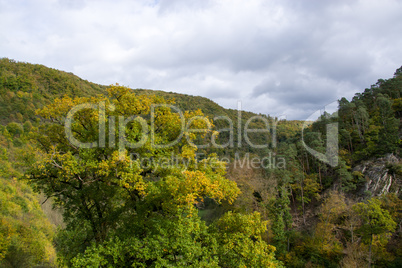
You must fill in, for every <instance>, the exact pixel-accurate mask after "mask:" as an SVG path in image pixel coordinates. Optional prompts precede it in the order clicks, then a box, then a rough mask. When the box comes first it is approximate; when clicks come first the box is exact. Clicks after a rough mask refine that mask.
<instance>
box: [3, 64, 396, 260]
mask: <svg viewBox="0 0 402 268" xmlns="http://www.w3.org/2000/svg"><path fill="white" fill-rule="evenodd" d="M369 82H370V81H369ZM401 92H402V67H401V68H399V69H398V70H396V72H395V74H394V76H393V77H392V78H390V79H386V80H384V79H380V80H378V81H377V83H375V84H374V85H372V86H371V87H370V88H368V89H365V90H364V91H363V92H362V93H357V94H356V95H355V96H354V98H353V99H352V100H350V101H349V100H347V99H345V98H342V99H340V100H339V107H338V111H337V112H335V113H333V114H329V113H326V112H324V113H323V114H322V115H321V117H320V118H318V120H316V121H315V122H302V121H287V120H280V119H278V118H275V117H271V116H269V115H261V114H254V113H251V112H246V111H237V110H232V109H225V108H222V107H221V106H219V105H218V104H216V103H214V102H213V101H211V100H209V99H207V98H203V97H196V96H188V95H183V94H177V93H168V92H162V91H153V90H146V89H130V88H127V87H124V86H120V85H118V84H116V85H111V86H103V85H97V84H94V83H90V82H88V81H86V80H83V79H80V78H79V77H77V76H75V75H73V74H71V73H65V72H62V71H58V70H55V69H50V68H47V67H45V66H42V65H34V64H29V63H22V62H15V61H13V60H10V59H7V58H3V59H0V180H1V183H0V267H185V266H186V267H365V266H368V267H401V266H402V251H401V250H402V239H401V235H402V215H401V213H402V201H401V197H402V196H401V186H402V185H401V175H402V163H401V160H400V158H401V155H400V154H401V151H400V150H401V134H402V130H401V116H402V98H401ZM77 107H78V108H77ZM71 111H74V113H72V112H71ZM183 126H184V127H183ZM328 126H336V130H337V131H336V134H337V135H336V142H334V141H333V139H334V137H333V135H330V134H329V132H328V129H329V128H328ZM213 145H215V146H213ZM331 146H332V147H331ZM312 151H314V152H315V153H313V154H312V153H311V152H312ZM331 152H335V153H336V155H331ZM329 157H335V158H336V164H333V163H332V162H328V161H327V160H328V158H329Z"/></svg>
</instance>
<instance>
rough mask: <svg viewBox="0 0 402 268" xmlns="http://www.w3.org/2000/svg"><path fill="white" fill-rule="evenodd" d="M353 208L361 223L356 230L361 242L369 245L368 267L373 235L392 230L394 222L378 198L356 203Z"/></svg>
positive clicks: (385, 233) (394, 225)
mask: <svg viewBox="0 0 402 268" xmlns="http://www.w3.org/2000/svg"><path fill="white" fill-rule="evenodd" d="M353 210H354V211H355V212H356V213H357V214H358V216H359V218H360V220H361V224H360V226H359V227H358V228H357V230H356V232H357V234H359V235H360V236H361V238H362V240H363V243H365V244H368V245H369V260H368V267H371V263H372V256H371V251H372V244H373V239H374V236H375V235H376V236H379V235H387V234H390V233H391V232H392V231H394V229H395V227H396V223H395V222H394V221H393V219H392V217H391V215H390V214H389V213H388V211H387V210H384V209H382V208H381V202H380V200H378V199H375V198H373V199H371V200H369V201H368V202H367V203H357V204H356V205H354V206H353Z"/></svg>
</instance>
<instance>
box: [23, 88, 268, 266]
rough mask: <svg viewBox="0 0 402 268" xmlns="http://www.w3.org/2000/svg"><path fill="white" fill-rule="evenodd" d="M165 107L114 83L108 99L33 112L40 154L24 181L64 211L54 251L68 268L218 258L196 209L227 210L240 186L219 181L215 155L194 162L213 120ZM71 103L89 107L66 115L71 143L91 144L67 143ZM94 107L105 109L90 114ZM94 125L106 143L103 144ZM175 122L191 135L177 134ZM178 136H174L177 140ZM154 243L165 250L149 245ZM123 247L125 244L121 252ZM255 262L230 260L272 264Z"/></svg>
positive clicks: (58, 103)
mask: <svg viewBox="0 0 402 268" xmlns="http://www.w3.org/2000/svg"><path fill="white" fill-rule="evenodd" d="M166 103H168V104H172V102H166V101H165V100H164V99H163V98H161V97H160V96H155V95H136V94H134V93H133V92H132V91H131V90H130V89H128V88H125V87H121V86H117V85H116V86H112V87H110V88H109V89H108V96H107V97H102V96H99V97H96V98H75V99H71V98H69V97H65V98H63V99H57V100H55V103H54V104H51V105H48V106H46V107H45V108H43V109H41V110H40V111H39V115H40V116H42V117H44V118H46V119H49V123H48V124H47V125H44V126H43V127H42V129H41V131H40V132H39V133H38V134H37V136H36V139H37V141H38V144H40V146H41V147H42V149H43V150H44V152H43V156H42V157H41V158H42V161H39V162H38V163H37V164H36V165H35V166H34V168H32V169H31V170H30V171H29V172H28V175H27V178H28V180H29V181H30V182H31V183H32V185H33V186H34V187H35V188H36V189H38V190H41V191H43V192H44V193H45V194H46V195H47V196H48V197H53V198H54V199H55V204H56V206H59V207H61V208H63V211H64V219H65V222H66V229H65V230H63V231H62V232H61V233H60V234H59V236H58V240H57V245H58V249H59V253H60V255H61V258H62V259H63V260H64V262H65V263H66V264H67V265H70V266H71V265H77V266H79V265H84V264H85V265H88V266H94V267H99V266H103V265H112V264H113V266H115V267H127V266H131V265H137V264H139V263H144V265H146V266H147V267H159V266H161V265H162V266H168V265H179V266H184V265H193V266H194V267H198V265H201V264H202V263H205V262H207V261H211V262H214V261H215V260H216V261H217V262H220V261H221V259H222V258H225V256H221V255H220V253H218V254H216V253H214V248H215V247H214V246H213V245H214V242H213V241H215V240H216V239H217V238H214V233H212V234H210V235H206V234H205V232H206V230H207V229H206V227H205V223H203V222H200V219H199V217H198V213H197V209H196V207H195V204H196V203H198V202H202V200H203V198H204V197H208V198H211V199H214V200H215V201H216V202H217V203H220V202H222V201H225V202H228V203H232V202H233V201H234V200H235V198H236V197H237V195H238V194H239V189H238V188H237V186H236V184H235V183H234V182H232V181H229V180H227V179H225V177H224V175H225V172H226V167H225V163H224V162H221V161H219V160H218V159H217V157H216V156H215V155H210V156H209V157H206V158H205V159H203V160H202V161H197V160H196V158H195V151H196V147H194V145H193V144H192V141H193V140H194V139H196V138H197V137H200V136H206V135H208V134H210V131H208V126H210V125H212V123H211V122H210V121H209V120H208V119H206V118H204V117H203V115H202V113H201V112H200V111H194V112H185V113H183V114H182V115H180V114H178V113H176V112H175V111H174V110H172V109H171V107H170V106H166V105H165V104H166ZM77 105H81V106H80V107H83V108H85V107H89V108H87V109H83V110H80V111H77V113H76V114H75V115H74V120H73V122H72V124H71V132H72V135H73V136H74V137H75V138H76V139H79V141H80V142H86V143H88V142H93V141H98V142H99V143H98V145H99V146H95V147H92V148H78V147H77V145H74V144H72V143H70V142H69V140H68V139H67V137H66V134H65V127H64V123H65V120H66V119H65V118H66V115H67V114H68V112H69V111H70V110H71V109H72V108H74V107H77ZM85 105H87V106H85ZM91 105H92V106H91ZM93 105H97V106H96V107H98V108H99V107H100V105H104V107H106V109H105V110H104V112H103V111H101V110H99V109H93V108H90V106H91V107H94V106H93ZM153 105H156V108H155V106H153ZM110 107H112V108H110ZM152 109H154V110H152ZM151 111H153V113H151ZM100 118H101V119H102V118H103V119H104V120H105V124H104V126H105V128H106V131H105V133H107V134H105V136H108V141H107V142H105V143H104V144H102V135H103V134H102V132H100V131H99V126H100V125H101V123H99V119H100ZM127 118H129V119H127ZM117 120H119V122H117ZM182 120H186V122H189V121H190V122H191V125H190V128H191V129H198V130H199V131H198V132H197V133H196V132H195V131H192V132H191V131H186V130H185V129H184V130H183V125H182ZM122 122H124V123H125V124H124V125H122V124H121V123H122ZM116 123H119V126H118V127H115V128H114V126H115V124H116ZM203 129H204V130H205V129H206V130H205V131H204V130H203ZM181 131H184V134H183V136H182V137H183V138H182V139H178V138H177V137H180V133H181ZM117 137H119V138H118V139H117ZM149 137H151V138H149ZM175 140H177V142H175ZM172 142H173V145H171V146H161V145H169V144H171V143H172ZM136 144H137V145H138V146H136ZM155 144H156V145H159V146H156V145H155ZM122 146H124V147H123V148H122ZM89 147H91V146H89ZM172 158H174V159H172ZM240 231H241V230H239V232H240ZM250 235H252V233H250ZM257 235H258V233H256V236H257ZM174 241H176V242H174ZM250 241H253V240H250ZM250 243H251V242H250ZM256 243H257V242H256ZM157 244H159V245H164V246H163V247H162V246H160V247H159V248H156V245H157ZM127 245H132V246H131V247H128V248H130V250H131V251H130V252H127V251H126V246H127ZM218 245H219V243H218ZM261 245H262V244H261V243H259V244H258V245H256V246H259V247H261V248H262V246H261ZM250 246H253V244H251V245H250ZM117 250H118V251H119V252H117V253H116V251H117ZM272 250H273V248H272ZM250 251H251V249H250ZM201 252H202V254H201ZM208 252H209V253H208ZM270 252H271V251H270ZM120 253H121V254H120ZM204 253H205V254H204ZM261 254H263V253H261ZM210 256H213V257H210ZM260 257H261V256H255V255H252V254H249V255H239V256H238V258H243V259H239V263H240V262H242V261H244V262H250V263H257V264H258V263H260V262H262V263H265V262H271V261H273V260H274V259H273V255H272V254H268V255H266V257H267V259H264V260H262V259H261V258H260ZM116 258H117V259H116ZM86 260H88V261H86ZM89 261H91V263H89ZM201 266H202V265H201Z"/></svg>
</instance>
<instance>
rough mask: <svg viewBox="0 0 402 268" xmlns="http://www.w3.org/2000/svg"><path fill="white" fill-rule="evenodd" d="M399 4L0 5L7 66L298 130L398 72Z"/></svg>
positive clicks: (66, 0) (401, 42) (125, 1)
mask: <svg viewBox="0 0 402 268" xmlns="http://www.w3.org/2000/svg"><path fill="white" fill-rule="evenodd" d="M401 17H402V3H401V2H398V1H391V0H390V1H381V2H366V1H347V0H342V1H319V0H314V1H308V2H306V1H304V2H300V1H299V2H295V1H290V0H288V1H263V0H250V1H247V2H246V1H232V2H230V3H225V2H221V1H213V0H208V1H185V0H172V1H170V0H161V1H155V0H143V1H129V0H117V1H114V2H111V1H90V0H87V1H77V0H59V1H53V2H46V1H22V2H20V1H1V2H0V51H1V52H2V55H0V56H5V57H10V58H14V59H16V60H21V61H27V62H33V63H40V64H44V65H47V66H50V67H53V68H57V69H62V70H66V71H70V72H74V73H75V74H77V75H79V76H81V77H82V78H84V79H87V80H90V81H93V82H96V83H101V84H112V83H115V82H118V83H120V84H124V85H128V86H130V87H133V88H151V89H159V90H166V91H175V92H180V93H186V94H192V95H201V96H204V97H209V98H212V99H213V100H214V101H216V102H217V103H218V104H221V105H224V106H225V107H230V108H236V104H237V100H241V101H243V102H244V109H246V110H252V111H254V112H257V113H259V112H261V113H265V114H273V115H279V114H287V118H288V119H292V118H297V119H302V118H303V117H304V116H307V115H308V113H310V112H311V113H312V112H314V111H315V110H317V109H319V107H321V106H322V105H325V104H327V103H329V102H332V101H334V100H337V99H340V98H341V97H342V96H346V97H348V98H350V97H352V96H353V94H354V93H356V92H358V91H362V90H364V88H365V87H369V86H370V85H371V84H373V83H375V82H376V80H377V79H378V78H388V77H391V76H392V74H393V73H394V71H395V69H396V68H398V67H400V66H401V64H402V51H401V50H400V48H401V47H402V38H401V36H400V35H399V34H398V33H400V32H402V20H401V19H400V18H401Z"/></svg>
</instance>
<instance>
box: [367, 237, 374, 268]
mask: <svg viewBox="0 0 402 268" xmlns="http://www.w3.org/2000/svg"><path fill="white" fill-rule="evenodd" d="M372 244H373V235H371V237H370V247H369V263H368V268H371V245H372Z"/></svg>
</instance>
